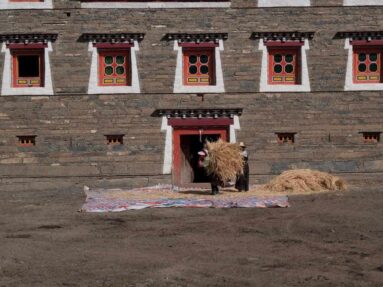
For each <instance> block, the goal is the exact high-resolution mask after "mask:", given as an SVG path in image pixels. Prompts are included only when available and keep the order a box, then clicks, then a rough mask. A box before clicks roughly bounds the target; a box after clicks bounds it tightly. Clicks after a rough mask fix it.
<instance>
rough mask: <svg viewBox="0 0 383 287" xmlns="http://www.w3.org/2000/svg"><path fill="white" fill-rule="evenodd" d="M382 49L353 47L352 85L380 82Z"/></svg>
mask: <svg viewBox="0 0 383 287" xmlns="http://www.w3.org/2000/svg"><path fill="white" fill-rule="evenodd" d="M381 61H382V49H379V48H364V47H354V83H381V82H382V69H381Z"/></svg>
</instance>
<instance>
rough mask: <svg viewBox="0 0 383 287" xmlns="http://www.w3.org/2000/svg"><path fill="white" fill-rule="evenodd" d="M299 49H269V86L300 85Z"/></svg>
mask: <svg viewBox="0 0 383 287" xmlns="http://www.w3.org/2000/svg"><path fill="white" fill-rule="evenodd" d="M299 70H300V47H291V48H290V47H288V48H286V47H284V48H279V47H278V48H271V47H269V84H271V85H299V84H300V71H299Z"/></svg>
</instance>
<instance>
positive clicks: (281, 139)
mask: <svg viewBox="0 0 383 287" xmlns="http://www.w3.org/2000/svg"><path fill="white" fill-rule="evenodd" d="M276 134H277V141H278V143H279V144H294V142H295V133H276Z"/></svg>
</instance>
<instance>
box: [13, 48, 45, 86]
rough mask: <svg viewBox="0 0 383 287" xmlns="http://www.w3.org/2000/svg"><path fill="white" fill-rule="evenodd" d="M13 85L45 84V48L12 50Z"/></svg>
mask: <svg viewBox="0 0 383 287" xmlns="http://www.w3.org/2000/svg"><path fill="white" fill-rule="evenodd" d="M11 53H12V61H13V65H12V66H13V70H12V71H13V73H12V74H13V81H12V82H13V87H43V86H44V49H30V50H23V49H15V50H11Z"/></svg>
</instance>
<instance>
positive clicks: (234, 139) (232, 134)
mask: <svg viewBox="0 0 383 287" xmlns="http://www.w3.org/2000/svg"><path fill="white" fill-rule="evenodd" d="M233 121H234V122H233V124H232V125H230V142H231V143H236V142H237V136H236V134H235V131H236V130H240V129H241V126H240V124H239V117H238V116H234V118H233Z"/></svg>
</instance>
